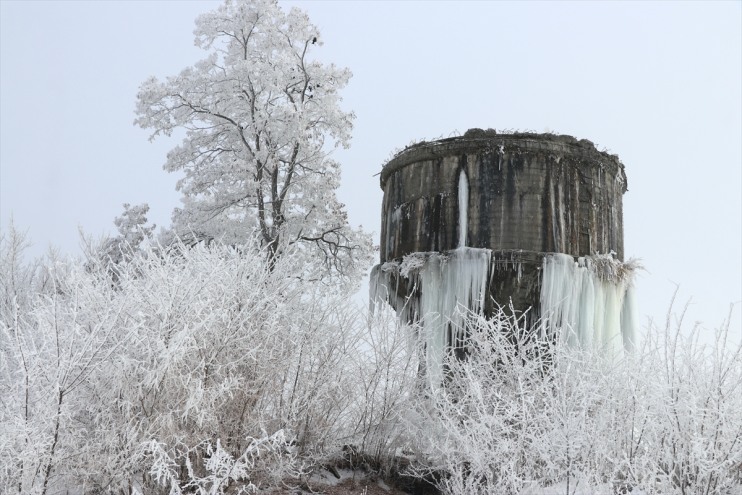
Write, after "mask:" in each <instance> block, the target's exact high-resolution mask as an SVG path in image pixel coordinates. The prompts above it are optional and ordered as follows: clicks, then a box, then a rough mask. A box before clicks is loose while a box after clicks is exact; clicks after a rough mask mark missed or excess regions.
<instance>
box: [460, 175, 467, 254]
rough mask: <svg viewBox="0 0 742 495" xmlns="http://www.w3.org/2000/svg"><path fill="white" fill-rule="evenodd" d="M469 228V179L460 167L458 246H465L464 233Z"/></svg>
mask: <svg viewBox="0 0 742 495" xmlns="http://www.w3.org/2000/svg"><path fill="white" fill-rule="evenodd" d="M468 229H469V179H468V178H467V177H466V172H465V171H464V169H463V168H462V169H461V172H460V173H459V247H460V248H461V247H464V246H466V233H467V231H468Z"/></svg>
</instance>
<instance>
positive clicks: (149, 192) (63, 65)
mask: <svg viewBox="0 0 742 495" xmlns="http://www.w3.org/2000/svg"><path fill="white" fill-rule="evenodd" d="M216 5H217V4H216V3H215V2H210V1H188V2H184V1H159V2H157V1H154V2H140V1H119V2H115V1H106V2H92V1H89V2H68V1H53V2H41V1H8V0H0V225H1V226H2V228H3V229H5V228H7V225H8V222H9V219H10V217H11V215H12V216H13V218H14V221H15V223H16V225H17V226H18V227H20V228H22V229H28V232H29V236H30V238H31V239H32V240H33V241H34V242H35V246H34V250H33V252H34V253H40V252H42V251H43V250H44V249H45V248H46V246H47V245H49V244H53V245H55V246H58V247H59V248H60V249H61V250H62V251H63V252H77V250H78V244H79V242H78V233H77V229H78V226H79V227H81V228H83V229H84V230H85V231H86V232H88V233H91V234H96V235H100V234H102V233H104V232H112V231H113V230H114V227H113V218H114V217H115V216H116V215H118V214H120V212H121V209H122V208H121V204H122V203H124V202H129V203H141V202H148V203H149V204H150V206H151V212H150V220H152V221H154V222H155V223H157V224H158V225H167V224H168V223H169V217H170V212H171V210H172V208H173V207H175V206H177V205H178V201H179V195H178V193H177V192H176V191H175V182H176V179H177V177H175V176H173V175H171V174H167V173H165V172H164V171H163V170H162V164H163V163H164V159H165V153H166V152H167V151H168V150H169V149H170V148H172V147H173V146H175V144H176V140H174V139H173V140H167V139H162V140H158V141H156V142H155V143H154V144H152V143H149V142H148V141H147V137H148V134H147V132H146V131H143V130H141V129H138V128H136V127H134V126H133V125H132V121H133V119H134V113H133V112H134V98H135V95H136V92H137V88H138V86H139V84H140V83H141V82H142V81H144V79H145V78H147V77H148V76H150V75H156V76H158V77H161V78H162V77H165V76H169V75H174V74H176V73H177V72H179V71H180V70H181V69H183V68H184V67H186V66H187V65H191V64H193V63H194V62H195V61H196V60H198V59H199V58H201V57H202V56H203V55H204V54H203V52H201V51H200V50H198V49H196V48H195V47H194V46H193V36H192V31H193V21H194V19H195V17H196V16H197V15H198V14H200V13H202V12H205V11H207V10H210V9H211V8H214V7H215V6H216ZM282 5H283V6H284V7H285V8H287V7H288V6H291V5H298V6H300V7H301V8H303V9H304V10H305V11H307V12H308V14H309V16H310V18H311V19H312V21H313V22H314V23H315V24H317V25H318V26H319V28H320V30H321V33H322V38H323V40H324V42H325V45H324V46H323V47H322V48H320V49H319V50H317V51H316V55H317V57H318V58H320V59H322V60H325V61H328V62H333V63H335V64H337V65H342V66H347V67H349V68H350V69H351V70H352V71H353V73H354V77H353V79H352V80H351V82H350V85H349V87H348V88H347V90H346V91H345V92H344V97H345V98H344V106H345V107H346V108H347V109H352V110H354V111H355V112H356V114H357V119H356V122H355V129H354V138H353V143H352V148H351V149H350V150H341V151H339V152H337V154H336V158H337V159H338V160H339V161H340V162H341V163H342V165H343V185H342V188H341V190H340V197H341V200H342V201H343V202H345V203H346V204H347V206H348V210H349V214H350V219H351V222H352V223H354V224H356V225H357V224H363V225H364V227H366V228H368V229H369V230H372V231H374V232H376V233H377V242H378V231H379V225H380V211H381V190H380V189H379V185H378V177H376V176H375V174H377V173H378V172H379V170H380V169H381V166H382V164H383V162H384V161H385V160H386V159H387V158H388V157H389V155H390V154H391V152H392V151H393V150H395V149H396V148H401V147H404V146H405V145H407V144H408V143H410V142H411V141H413V140H419V139H422V138H427V139H433V138H436V137H448V136H451V135H455V133H457V132H458V133H463V132H464V131H466V129H468V128H471V127H482V128H488V127H492V128H496V129H520V130H533V131H538V132H541V131H546V130H549V131H553V132H558V133H564V134H571V135H574V136H576V137H577V138H586V139H590V140H591V141H593V142H595V143H597V145H598V146H599V147H600V148H602V147H605V148H608V149H610V150H611V152H613V153H617V154H618V155H619V156H620V158H621V160H622V161H623V163H624V164H625V166H626V173H627V176H628V185H629V191H628V193H627V194H626V195H625V196H624V212H625V213H624V223H625V243H626V254H627V256H635V257H639V258H642V259H643V261H644V264H645V265H646V267H647V269H648V272H647V273H645V274H643V275H641V276H640V277H639V279H638V281H637V285H638V290H639V296H640V302H641V309H642V312H643V313H644V314H645V315H648V316H653V317H655V318H664V314H665V312H666V310H667V305H668V302H669V299H670V297H671V295H672V293H673V291H674V290H675V284H678V285H679V286H680V292H679V299H680V301H681V302H685V301H686V300H688V298H690V297H692V301H693V304H692V306H691V310H690V313H689V319H691V320H703V321H704V322H706V323H707V324H708V325H709V326H714V325H716V324H717V323H719V322H720V321H721V320H722V319H723V318H724V317H725V316H726V312H727V310H728V307H729V304H730V303H732V302H739V301H740V300H742V2H739V1H725V2H704V3H701V2H697V3H696V2H656V3H652V2H621V3H619V2H615V3H614V2H604V1H601V2H566V3H560V2H470V3H466V2H457V3H452V2H451V3H449V2H406V3H405V2H339V1H334V2H310V1H306V2H296V1H294V2H282ZM740 312H741V311H740V304H738V306H737V308H736V311H735V318H734V320H733V325H734V328H735V331H736V332H742V329H740V326H741V325H740Z"/></svg>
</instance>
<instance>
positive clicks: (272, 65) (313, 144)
mask: <svg viewBox="0 0 742 495" xmlns="http://www.w3.org/2000/svg"><path fill="white" fill-rule="evenodd" d="M194 34H195V43H196V45H197V46H198V47H200V48H202V49H204V50H205V51H207V52H208V56H207V57H206V58H205V59H203V60H201V61H199V62H197V63H196V64H195V65H194V66H192V67H188V68H186V69H184V70H183V71H182V72H181V73H180V74H178V75H176V76H171V77H168V78H166V79H165V80H164V81H160V80H158V79H157V78H154V77H152V78H150V79H148V80H146V81H145V82H144V83H143V84H142V85H141V87H140V90H139V93H138V95H137V107H136V113H137V118H136V120H135V123H136V124H137V125H139V126H141V127H142V128H145V129H152V130H153V132H152V135H151V138H150V139H154V138H156V137H157V136H158V135H160V134H164V135H168V136H169V135H171V133H172V132H173V131H174V130H176V129H184V130H185V138H184V139H183V141H182V143H181V144H180V145H179V146H177V147H175V148H174V149H173V150H171V151H170V153H169V154H168V157H167V161H166V163H165V165H164V168H165V170H168V171H171V172H176V171H179V172H182V173H183V174H184V176H183V178H182V179H181V180H179V181H178V184H177V188H178V190H180V191H181V192H182V193H183V206H182V208H178V209H176V210H175V212H174V214H173V222H174V229H175V232H176V233H177V234H178V235H180V236H182V237H183V236H184V237H192V238H193V239H194V240H195V241H199V240H204V239H219V240H222V241H224V242H226V243H229V244H237V245H239V244H242V243H244V242H245V241H246V239H247V238H248V237H252V236H255V235H257V236H258V237H259V238H260V240H261V245H262V247H263V248H265V249H266V252H267V253H268V258H269V261H270V262H271V264H272V263H274V262H275V260H276V259H277V258H278V257H280V256H281V255H282V253H284V252H285V250H286V249H289V248H292V249H300V250H303V251H304V252H306V254H307V259H321V260H323V261H324V263H323V264H320V265H319V266H321V267H323V269H325V270H324V273H327V270H326V269H328V268H329V269H330V271H332V272H335V273H341V274H343V275H346V276H347V275H353V274H355V273H358V268H361V267H362V268H363V269H365V262H366V260H367V259H368V255H369V252H370V245H371V242H370V238H369V237H368V236H367V235H365V234H363V233H362V232H361V231H360V230H354V229H352V228H351V227H350V226H349V225H348V219H347V215H346V212H345V209H344V205H343V204H341V203H340V202H339V201H338V199H337V197H336V194H335V191H336V189H337V187H338V185H339V180H340V170H339V164H338V163H337V162H335V161H334V160H332V159H331V157H330V152H331V151H332V149H333V148H335V147H338V146H344V147H347V146H348V145H349V141H350V137H351V129H352V122H353V118H354V115H353V113H352V112H347V111H344V110H343V109H341V107H340V102H341V97H340V90H342V89H343V88H344V87H345V85H346V84H347V83H348V80H349V79H350V77H351V73H350V71H349V70H348V69H344V68H338V67H336V66H334V65H332V64H329V65H328V64H324V63H322V62H320V61H317V60H315V59H312V58H311V57H310V53H311V52H312V51H313V49H314V48H316V47H318V46H321V44H322V41H321V38H320V34H319V30H318V29H317V28H316V26H314V25H313V24H311V22H310V21H309V19H308V17H307V15H306V14H305V13H304V12H302V11H301V10H299V9H296V8H294V9H291V10H290V11H289V12H288V13H284V12H283V11H282V10H281V9H280V8H279V7H278V5H277V4H276V2H275V1H273V0H257V1H250V2H246V1H229V0H227V1H226V2H225V3H224V4H222V5H221V6H220V7H218V8H217V9H216V10H214V11H212V12H208V13H206V14H203V15H201V16H199V17H198V18H197V19H196V29H195V31H194ZM308 265H309V264H308ZM312 265H314V263H313V264H312ZM315 276H317V273H315Z"/></svg>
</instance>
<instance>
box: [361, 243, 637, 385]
mask: <svg viewBox="0 0 742 495" xmlns="http://www.w3.org/2000/svg"><path fill="white" fill-rule="evenodd" d="M502 263H503V261H502V260H500V261H497V262H495V261H493V257H492V251H491V250H489V249H480V248H470V247H460V248H457V249H455V250H453V251H450V252H448V253H445V254H443V253H436V252H432V253H413V254H410V255H407V256H405V257H404V258H403V259H402V260H401V262H399V261H390V262H386V263H384V264H382V265H378V266H376V267H375V268H374V270H373V271H372V273H371V283H370V292H371V293H370V296H371V304H372V306H373V305H374V304H376V303H379V302H382V301H384V302H389V303H390V304H391V305H392V306H393V307H394V309H395V310H396V311H397V315H398V316H399V318H400V319H401V320H402V321H405V322H410V323H419V324H420V327H419V328H420V335H419V336H420V339H421V341H422V343H423V344H424V349H425V356H424V361H425V369H426V373H427V376H428V380H429V382H430V383H431V385H433V386H437V385H439V384H440V383H441V382H442V380H443V361H444V357H445V353H446V352H447V349H448V348H450V347H456V346H459V345H460V344H461V343H462V342H463V340H464V337H465V335H464V332H465V320H464V319H465V317H466V314H467V312H469V311H471V312H474V313H479V312H482V311H483V309H484V306H485V298H486V297H487V296H488V294H489V284H488V283H489V282H491V277H497V272H498V270H500V271H501V270H502V269H503V267H502V266H500V265H501V264H502ZM505 263H506V265H505V266H506V267H507V263H508V262H507V259H506V260H505ZM496 265H497V266H496ZM638 266H639V265H638V263H636V262H633V261H629V262H626V263H623V262H621V261H619V260H617V259H615V258H614V257H613V256H612V255H595V256H586V257H581V258H578V259H577V261H575V259H574V258H573V257H572V256H570V255H567V254H559V253H550V254H546V255H544V258H543V265H542V267H541V281H540V282H541V294H540V308H534V309H535V310H536V314H537V315H538V314H540V316H541V320H540V325H539V327H538V328H537V331H540V332H541V335H542V337H544V338H547V337H548V338H551V337H553V336H557V337H558V338H560V339H562V340H563V341H565V342H567V343H568V344H570V345H579V346H582V347H586V348H588V347H591V348H595V349H599V350H601V351H602V352H605V353H606V354H607V355H610V356H619V355H620V353H621V352H622V348H625V349H627V350H631V348H632V346H633V343H634V341H635V337H636V331H637V326H638V324H637V312H636V301H635V295H634V289H633V284H632V278H633V274H634V271H635V270H636V268H638ZM512 269H514V270H517V272H518V280H520V272H521V263H520V261H516V260H513V261H512ZM402 284H404V287H400V285H402ZM400 289H401V290H400Z"/></svg>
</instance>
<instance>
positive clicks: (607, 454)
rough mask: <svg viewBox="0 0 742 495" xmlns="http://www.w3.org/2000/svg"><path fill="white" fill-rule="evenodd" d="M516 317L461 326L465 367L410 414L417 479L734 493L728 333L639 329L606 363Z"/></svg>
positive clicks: (737, 420) (504, 487)
mask: <svg viewBox="0 0 742 495" xmlns="http://www.w3.org/2000/svg"><path fill="white" fill-rule="evenodd" d="M521 323H522V319H517V318H515V317H513V316H508V315H505V314H500V315H498V316H496V317H495V318H494V319H492V320H484V319H482V318H480V317H477V316H475V315H471V317H470V319H469V324H468V326H469V331H470V337H469V340H468V341H467V349H468V353H467V356H466V359H464V360H459V359H453V358H452V359H449V360H448V361H447V378H446V383H445V386H443V387H440V388H438V389H435V390H430V391H429V392H428V397H421V398H420V399H419V400H418V402H417V407H416V409H415V411H414V412H413V413H411V414H410V415H409V416H408V417H407V424H408V427H409V428H410V430H411V432H412V433H411V436H412V438H417V439H419V440H420V441H418V442H417V445H416V449H415V450H416V451H417V452H418V454H419V455H420V456H421V460H420V462H419V463H418V464H417V465H416V466H415V467H414V469H413V471H414V473H415V474H416V475H417V476H420V477H424V476H428V475H430V474H431V473H436V474H437V476H438V480H439V481H438V486H439V488H441V490H442V491H443V492H444V493H447V494H476V493H482V494H487V493H522V494H527V493H534V494H536V493H539V494H540V493H555V494H556V493H560V494H561V493H563V494H571V493H590V494H598V493H606V494H610V493H629V492H632V491H633V492H634V493H643V494H673V493H677V494H689V493H693V494H706V493H722V494H723V493H729V494H731V493H737V492H739V490H740V489H742V478H741V476H740V475H741V474H742V472H741V471H740V468H741V467H742V466H741V463H742V443H741V442H742V414H741V413H740V412H742V390H741V388H742V354H741V353H742V350H741V349H742V347H741V346H740V344H739V343H737V344H734V345H730V342H729V341H728V339H731V334H730V332H729V327H728V324H725V325H723V326H722V328H721V329H720V330H719V331H718V333H717V339H716V343H715V345H713V346H710V347H704V346H702V345H700V344H699V343H698V338H697V337H698V332H699V330H700V329H699V328H698V327H696V328H694V329H693V330H692V331H691V332H690V335H684V334H683V332H682V331H681V327H682V319H681V320H678V321H676V322H672V320H671V318H670V317H668V324H667V326H666V327H665V328H662V329H658V328H656V327H654V326H652V327H650V328H649V330H648V335H647V336H646V339H645V342H644V344H643V346H641V347H640V348H639V349H638V350H637V352H636V354H634V355H633V356H630V357H627V358H626V359H625V360H623V361H620V362H615V361H614V360H611V359H605V358H603V357H601V356H600V355H597V354H596V353H595V352H591V351H585V350H581V349H575V348H574V347H571V346H565V345H563V344H560V343H550V344H549V345H548V347H545V346H544V345H543V344H541V343H539V342H538V341H537V340H535V339H533V338H532V336H533V335H535V333H534V332H533V331H532V330H531V329H528V328H524V326H523V325H522V324H521Z"/></svg>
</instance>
